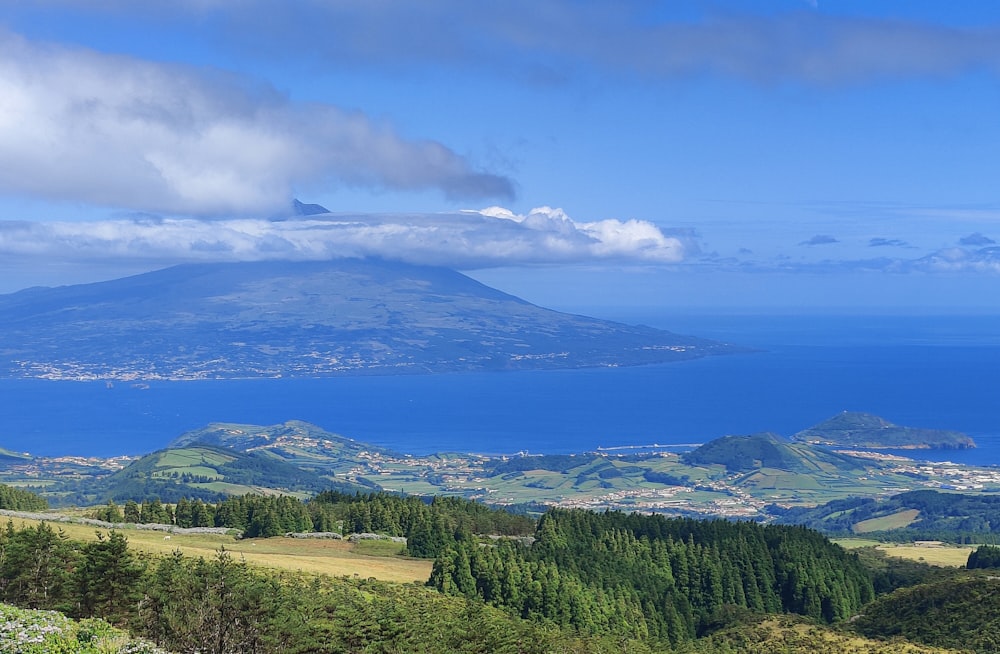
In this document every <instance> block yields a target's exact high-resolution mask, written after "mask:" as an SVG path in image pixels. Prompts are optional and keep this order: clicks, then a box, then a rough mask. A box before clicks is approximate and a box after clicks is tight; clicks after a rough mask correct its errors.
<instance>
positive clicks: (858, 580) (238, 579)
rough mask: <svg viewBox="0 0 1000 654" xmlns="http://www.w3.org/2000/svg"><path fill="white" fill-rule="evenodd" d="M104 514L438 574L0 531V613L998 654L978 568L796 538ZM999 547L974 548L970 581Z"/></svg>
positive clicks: (371, 519) (509, 641)
mask: <svg viewBox="0 0 1000 654" xmlns="http://www.w3.org/2000/svg"><path fill="white" fill-rule="evenodd" d="M22 499H24V498H22ZM100 511H101V512H104V513H106V514H115V515H107V516H106V517H113V518H116V517H118V515H117V514H118V513H120V514H121V516H120V517H121V518H122V519H125V518H126V514H127V517H128V518H130V519H134V520H136V521H150V522H161V521H167V520H169V521H172V522H173V523H175V524H191V525H192V526H193V525H195V524H197V523H205V522H211V523H212V524H216V523H219V522H221V523H227V524H229V525H231V526H232V527H233V528H239V529H243V530H245V532H246V533H252V532H253V531H254V530H255V529H256V530H258V532H259V533H260V534H261V535H264V534H265V533H268V532H269V531H273V530H275V529H279V530H288V531H295V530H303V529H305V530H308V529H320V530H325V529H329V528H332V527H340V528H341V529H342V530H343V531H345V532H349V531H375V532H382V533H385V534H394V535H406V536H407V537H408V539H409V542H408V548H409V549H408V553H409V554H411V555H416V556H423V557H428V558H431V557H433V558H434V566H433V572H432V574H431V578H430V580H429V581H428V584H427V585H426V586H424V585H415V584H391V583H383V582H377V581H375V580H373V579H369V580H364V579H346V578H336V579H334V578H327V577H319V576H312V575H304V574H294V573H287V572H277V571H271V570H265V569H259V568H253V567H250V566H248V565H246V564H245V563H243V562H242V561H239V560H236V559H234V558H233V557H232V556H231V555H230V554H229V553H228V552H226V551H225V550H221V551H219V552H217V554H216V555H215V556H214V557H212V558H210V559H202V558H192V557H187V556H184V555H182V554H181V553H180V552H175V553H173V554H172V555H169V556H160V557H155V556H151V555H145V554H139V553H137V552H135V551H133V550H131V549H130V548H129V546H128V543H127V538H126V536H125V535H124V533H123V532H121V531H112V532H111V533H110V534H109V535H103V536H100V537H99V538H98V539H97V540H96V541H91V542H87V543H82V542H74V541H71V540H69V539H67V538H66V537H64V536H63V535H62V534H61V533H60V532H59V531H58V530H57V529H53V528H52V527H51V526H49V525H47V524H44V523H43V524H40V525H38V526H34V527H30V528H23V529H15V528H14V525H13V524H12V523H8V525H7V527H6V528H5V529H2V530H0V601H3V602H6V603H10V604H14V605H17V606H21V607H26V608H44V609H56V610H59V611H61V612H63V613H65V614H67V615H70V616H73V617H77V618H89V617H102V618H105V619H107V620H108V621H110V622H111V623H112V624H115V625H118V626H121V627H124V628H127V629H128V630H130V631H131V632H132V633H134V634H136V635H137V636H142V637H145V638H149V639H151V640H153V641H155V642H157V643H158V644H159V645H160V646H162V647H164V648H166V649H169V650H174V651H177V652H191V651H199V652H215V653H218V654H225V653H229V652H233V653H235V652H241V653H242V652H258V653H265V652H292V653H295V652H303V653H304V652H319V653H326V652H330V653H334V652H362V651H364V652H557V653H558V652H580V653H584V652H595V653H596V652H621V651H628V652H640V653H642V652H647V653H649V652H665V651H675V652H688V653H692V654H695V653H698V654H700V653H707V652H769V651H778V650H780V649H781V648H780V647H778V644H781V647H784V650H783V651H805V650H809V651H813V652H815V653H820V652H834V651H838V652H839V651H857V652H894V651H904V650H903V649H902V647H903V646H902V645H901V644H900V643H899V642H890V643H887V644H884V645H883V644H879V643H878V642H876V641H871V640H866V639H865V638H862V637H861V636H860V635H859V633H858V632H860V633H861V634H863V635H864V636H867V637H869V638H882V637H906V638H908V639H910V640H912V641H916V642H919V643H924V644H925V645H927V646H928V647H932V646H948V647H959V646H961V647H965V648H972V649H973V651H976V652H1000V642H998V640H997V639H996V638H995V637H994V636H992V635H991V634H992V633H993V631H990V630H992V629H995V631H996V632H997V633H1000V624H998V623H996V620H997V618H996V617H995V616H996V615H1000V580H997V579H996V578H995V577H990V576H989V570H987V571H984V572H983V573H982V575H981V576H978V577H977V576H975V575H974V571H970V572H961V571H955V570H950V571H949V570H944V569H941V568H931V567H929V566H926V565H922V564H919V563H915V562H905V561H898V560H889V559H887V558H886V557H885V556H884V555H882V554H880V553H878V552H875V551H873V550H871V551H862V552H860V553H847V552H845V551H844V550H843V549H841V548H840V547H837V546H836V545H833V544H831V543H830V542H829V541H828V540H827V539H826V538H825V537H823V536H822V535H820V534H819V533H817V532H815V531H813V530H811V529H808V528H805V527H794V526H774V525H760V524H756V523H748V522H727V521H721V520H715V521H698V520H690V519H668V518H664V517H661V516H643V515H638V514H624V513H620V512H605V513H593V512H586V511H578V510H573V511H569V510H556V509H553V510H549V511H547V512H546V513H545V514H544V515H542V516H541V518H539V519H537V520H535V519H533V518H530V517H528V516H525V515H515V514H511V513H507V512H505V511H499V510H496V509H490V508H488V507H485V506H483V505H481V504H476V503H473V502H468V501H466V500H461V499H456V498H435V499H434V500H432V501H424V500H422V499H419V498H413V497H401V496H396V495H389V494H370V495H365V494H345V493H339V492H326V493H322V494H320V495H318V496H316V497H315V498H313V499H312V500H311V501H309V502H301V501H299V500H296V499H294V498H288V497H262V496H246V497H237V498H229V499H227V500H225V501H223V502H219V503H216V504H209V503H205V502H200V501H199V500H185V501H184V502H178V503H177V505H174V506H171V505H167V504H164V503H161V502H159V501H149V502H144V503H142V504H137V503H128V504H126V505H125V506H124V507H118V506H116V505H114V504H109V505H108V506H106V507H103V508H102V509H101V510H100ZM486 535H491V536H490V537H487V536H486ZM997 549H998V548H993V547H989V546H984V547H981V548H980V549H979V550H977V552H976V554H975V555H974V556H975V558H972V557H970V558H972V560H970V568H971V567H975V566H976V565H983V566H986V565H987V564H991V563H992V562H993V561H994V560H995V559H994V557H995V556H996V554H997V552H995V551H994V550H997ZM963 575H966V576H963ZM969 575H972V576H969ZM876 598H877V599H876ZM928 612H932V613H933V615H934V619H933V621H928V620H925V619H922V618H921V617H920V616H924V615H928ZM795 614H797V615H798V616H800V617H792V616H794V615H795ZM823 625H833V626H834V628H832V629H831V628H830V627H826V626H823ZM984 629H985V630H986V631H984ZM906 651H914V652H916V651H933V650H928V649H919V648H913V649H911V650H906Z"/></svg>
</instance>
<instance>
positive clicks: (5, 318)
mask: <svg viewBox="0 0 1000 654" xmlns="http://www.w3.org/2000/svg"><path fill="white" fill-rule="evenodd" d="M0 344H2V345H0V375H2V376H14V377H46V378H55V379H120V380H135V379H205V378H208V379H211V378H241V377H276V376H301V377H309V376H325V375H338V374H364V373H368V374H371V373H376V374H395V373H414V372H417V373H419V372H447V371H461V370H515V369H536V368H575V367H587V366H622V365H639V364H648V363H661V362H667V361H674V360H679V359H690V358H695V357H700V356H706V355H710V354H720V353H727V352H733V351H737V348H734V347H732V346H728V345H725V344H721V343H716V342H712V341H706V340H703V339H698V338H692V337H685V336H678V335H676V334H672V333H670V332H666V331H663V330H658V329H653V328H650V327H644V326H629V325H623V324H620V323H614V322H609V321H604V320H597V319H594V318H587V317H583V316H575V315H570V314H564V313H559V312H555V311H550V310H547V309H543V308H541V307H537V306H535V305H532V304H530V303H528V302H525V301H524V300H521V299H519V298H516V297H514V296H511V295H507V294H505V293H502V292H500V291H497V290H496V289H492V288H490V287H488V286H484V285H483V284H480V283H479V282H476V281H475V280H473V279H471V278H469V277H466V276H465V275H462V274H460V273H458V272H455V271H453V270H449V269H446V268H434V267H427V266H414V265H408V264H402V263H392V262H386V261H378V260H360V259H354V260H338V261H326V262H254V263H230V264H192V265H182V266H175V267H173V268H167V269H165V270H160V271H155V272H151V273H146V274H142V275H137V276H134V277H127V278H123V279H118V280H114V281H109V282H101V283H96V284H85V285H78V286H68V287H60V288H34V289H27V290H24V291H20V292H18V293H14V294H10V295H6V296H0Z"/></svg>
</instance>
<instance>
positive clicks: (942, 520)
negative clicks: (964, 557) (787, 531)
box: [775, 490, 1000, 542]
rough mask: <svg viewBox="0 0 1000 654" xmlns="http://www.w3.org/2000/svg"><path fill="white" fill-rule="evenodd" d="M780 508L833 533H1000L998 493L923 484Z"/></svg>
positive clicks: (962, 537) (958, 536) (784, 515)
mask: <svg viewBox="0 0 1000 654" xmlns="http://www.w3.org/2000/svg"><path fill="white" fill-rule="evenodd" d="M775 511H776V512H777V513H778V514H779V516H778V518H777V522H778V523H780V524H801V525H806V526H808V527H810V528H812V529H817V530H820V531H822V532H824V533H827V534H850V533H862V532H864V533H873V532H882V533H886V534H887V535H890V536H892V537H894V538H896V539H911V540H914V539H922V540H946V541H957V542H962V541H965V542H968V541H970V540H972V541H973V542H975V541H979V542H981V539H982V538H984V537H993V536H995V535H998V534H1000V496H997V495H987V494H982V495H970V494H963V493H943V492H939V491H934V490H920V491H910V492H906V493H899V494H897V495H893V496H891V497H885V498H879V499H875V498H862V497H855V498H848V499H843V500H835V501H832V502H828V503H826V504H822V505H820V506H816V507H800V508H790V509H784V510H778V509H775Z"/></svg>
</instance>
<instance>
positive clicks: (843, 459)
mask: <svg viewBox="0 0 1000 654" xmlns="http://www.w3.org/2000/svg"><path fill="white" fill-rule="evenodd" d="M681 460H682V461H684V463H686V464H688V465H696V466H703V465H722V466H725V467H726V469H727V470H728V471H730V472H750V471H757V470H760V469H762V468H772V469H776V470H784V471H786V472H793V473H801V474H816V473H818V472H834V471H857V470H864V468H865V463H864V462H863V461H861V460H859V459H856V458H854V457H850V456H846V455H842V454H837V453H835V452H829V451H826V450H822V449H817V448H813V447H809V446H808V445H803V444H800V443H790V442H788V441H786V440H784V439H782V438H781V437H780V436H778V435H776V434H771V433H764V434H753V435H750V436H723V437H722V438H717V439H715V440H713V441H709V442H708V443H705V444H704V445H702V446H701V447H698V448H696V449H694V450H692V451H690V452H688V453H687V454H684V455H682V456H681Z"/></svg>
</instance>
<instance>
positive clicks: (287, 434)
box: [169, 420, 404, 475]
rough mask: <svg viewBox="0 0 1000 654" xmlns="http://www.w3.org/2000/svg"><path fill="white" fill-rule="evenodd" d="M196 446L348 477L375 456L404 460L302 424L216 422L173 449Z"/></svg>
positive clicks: (191, 433)
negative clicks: (350, 472)
mask: <svg viewBox="0 0 1000 654" xmlns="http://www.w3.org/2000/svg"><path fill="white" fill-rule="evenodd" d="M192 445H205V446H209V447H214V448H220V449H225V450H235V451H237V452H245V453H250V454H261V455H266V456H268V457H270V458H272V459H274V460H277V461H281V462H284V463H287V464H289V465H292V466H295V467H296V468H298V469H302V470H306V471H309V472H312V473H316V474H321V475H336V474H340V475H343V474H347V473H348V472H349V471H351V470H354V469H355V468H357V467H358V466H367V465H368V463H369V462H370V461H371V459H372V456H373V455H377V456H394V457H402V456H404V455H402V454H398V453H396V452H393V451H392V450H389V449H386V448H382V447H378V446H375V445H371V444H368V443H359V442H357V441H355V440H353V439H350V438H347V437H346V436H341V435H340V434H334V433H332V432H328V431H326V430H324V429H322V428H320V427H317V426H316V425H312V424H310V423H308V422H303V421H301V420H290V421H288V422H285V423H282V424H279V425H268V426H263V425H243V424H232V423H217V422H213V423H210V424H208V425H206V426H205V427H202V428H201V429H195V430H192V431H189V432H187V433H185V434H182V435H181V436H179V437H178V438H176V439H175V440H174V441H172V442H171V443H170V445H169V447H171V448H183V447H188V446H192Z"/></svg>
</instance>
